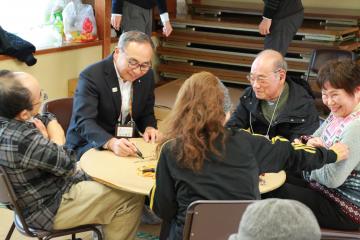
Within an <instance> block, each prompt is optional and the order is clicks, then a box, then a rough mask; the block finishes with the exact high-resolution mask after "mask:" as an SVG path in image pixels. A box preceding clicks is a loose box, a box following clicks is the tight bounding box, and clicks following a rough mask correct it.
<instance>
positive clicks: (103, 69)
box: [66, 31, 159, 158]
mask: <svg viewBox="0 0 360 240" xmlns="http://www.w3.org/2000/svg"><path fill="white" fill-rule="evenodd" d="M152 55H153V44H152V42H151V40H150V38H149V37H148V36H147V35H146V34H144V33H142V32H139V31H129V32H126V33H123V34H122V35H121V36H120V39H119V43H118V46H117V47H116V48H115V51H114V53H113V54H111V55H110V56H108V57H107V58H105V59H104V60H102V61H100V62H97V63H95V64H93V65H90V66H89V67H87V68H86V69H85V70H83V71H82V72H81V73H80V77H79V82H78V86H77V89H76V91H75V96H74V107H73V113H72V118H71V122H70V126H69V129H68V132H67V137H66V144H67V145H68V147H70V148H71V149H73V150H75V151H76V152H77V156H78V158H80V157H81V155H82V154H83V153H84V152H85V151H87V150H88V149H90V148H99V149H108V150H111V151H113V152H114V153H115V154H116V155H119V156H129V155H134V154H136V147H135V146H134V145H133V144H132V143H131V142H130V141H128V140H127V139H126V138H124V137H121V134H120V135H119V132H121V131H122V130H121V131H120V130H119V127H131V128H132V129H133V130H134V131H135V132H136V133H139V134H140V135H143V138H144V140H145V141H147V142H148V141H152V142H155V141H157V140H158V138H159V132H158V131H157V130H156V120H155V116H154V100H155V96H154V76H153V72H152V70H151V58H152ZM121 129H127V128H121Z"/></svg>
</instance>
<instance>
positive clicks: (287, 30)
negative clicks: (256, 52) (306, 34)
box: [259, 0, 304, 56]
mask: <svg viewBox="0 0 360 240" xmlns="http://www.w3.org/2000/svg"><path fill="white" fill-rule="evenodd" d="M264 4H265V6H264V10H263V20H262V21H261V22H260V24H259V33H260V34H261V35H265V39H264V49H274V50H277V51H279V52H281V54H282V55H283V56H285V55H286V52H287V49H288V47H289V45H290V43H291V40H292V39H293V38H294V36H295V35H296V32H297V31H298V29H299V28H300V26H301V24H302V22H303V20H304V7H303V5H302V2H301V0H264Z"/></svg>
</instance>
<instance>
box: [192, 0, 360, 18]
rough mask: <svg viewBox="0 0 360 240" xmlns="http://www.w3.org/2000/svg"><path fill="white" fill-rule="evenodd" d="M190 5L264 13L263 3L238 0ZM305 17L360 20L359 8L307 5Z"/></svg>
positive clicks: (199, 7)
mask: <svg viewBox="0 0 360 240" xmlns="http://www.w3.org/2000/svg"><path fill="white" fill-rule="evenodd" d="M187 2H188V6H189V7H192V8H196V9H199V10H204V11H207V10H208V11H209V10H210V11H217V12H228V13H239V14H250V15H258V16H259V15H262V12H263V6H264V5H263V4H262V3H242V2H237V1H223V0H221V1H211V0H210V1H209V0H202V1H201V3H199V1H195V0H192V1H187ZM304 15H305V18H309V19H354V20H360V15H359V10H357V9H339V8H324V7H321V8H318V7H305V8H304Z"/></svg>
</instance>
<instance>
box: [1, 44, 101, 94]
mask: <svg viewBox="0 0 360 240" xmlns="http://www.w3.org/2000/svg"><path fill="white" fill-rule="evenodd" d="M35 57H36V58H37V60H38V61H37V63H36V64H35V65H34V66H31V67H28V66H27V65H26V64H25V63H23V62H20V61H18V60H16V59H6V60H0V69H9V70H13V71H24V72H28V73H30V74H32V75H34V76H35V77H36V78H37V79H38V80H39V81H40V85H41V87H42V88H43V89H44V90H45V92H46V93H47V94H48V95H49V99H55V98H61V97H66V96H67V92H68V80H69V79H72V78H77V77H78V76H79V73H80V72H81V71H82V70H83V69H84V68H85V67H86V66H88V65H89V64H92V63H95V62H97V61H99V60H101V47H100V46H95V47H87V48H80V49H76V50H69V51H62V52H54V53H48V54H41V55H35Z"/></svg>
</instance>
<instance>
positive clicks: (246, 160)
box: [150, 72, 348, 240]
mask: <svg viewBox="0 0 360 240" xmlns="http://www.w3.org/2000/svg"><path fill="white" fill-rule="evenodd" d="M230 109H231V100H230V97H229V94H228V91H227V89H226V88H225V87H224V86H223V85H222V83H221V82H220V81H219V79H218V78H217V77H215V76H214V75H213V74H211V73H208V72H200V73H196V74H193V75H192V76H191V77H190V78H189V79H187V80H186V81H185V82H184V84H183V85H182V86H181V88H180V90H179V93H178V95H177V97H176V101H175V104H174V107H173V108H172V110H171V112H170V114H169V115H168V117H167V118H166V119H165V123H166V124H165V126H166V127H167V129H166V131H164V138H163V139H162V142H161V143H160V144H159V149H158V150H159V151H160V153H159V155H160V156H159V161H158V165H157V168H156V185H155V187H154V189H153V191H152V193H151V204H150V206H152V208H153V210H154V211H155V213H156V214H157V215H158V216H160V217H161V218H162V219H163V221H164V222H163V225H164V226H169V225H170V226H171V227H170V229H169V232H170V234H169V236H168V238H167V239H169V240H174V239H176V240H180V239H183V238H182V234H183V233H182V232H183V227H184V222H185V214H186V209H187V207H188V206H189V204H190V203H192V202H193V201H196V200H236V199H237V200H239V199H243V200H252V199H260V192H259V174H261V173H265V172H278V171H280V170H282V169H287V170H301V169H307V170H310V169H317V168H320V167H321V166H323V165H324V164H325V163H329V162H334V161H336V160H340V159H344V158H346V157H347V155H348V149H347V146H346V145H344V144H342V143H338V144H336V145H334V146H333V147H332V148H331V149H332V150H334V151H335V152H336V154H335V152H334V151H332V150H326V149H325V148H322V147H319V148H313V147H307V146H305V145H304V144H296V145H292V144H291V143H290V142H289V141H287V140H286V139H284V138H281V137H275V138H273V139H272V140H271V141H270V140H268V139H267V138H265V137H264V136H261V135H252V134H251V133H249V132H248V131H245V130H239V129H231V128H226V127H224V125H225V122H226V120H227V119H228V118H229V117H230ZM162 232H166V230H165V229H163V230H162ZM164 239H165V238H164Z"/></svg>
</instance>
